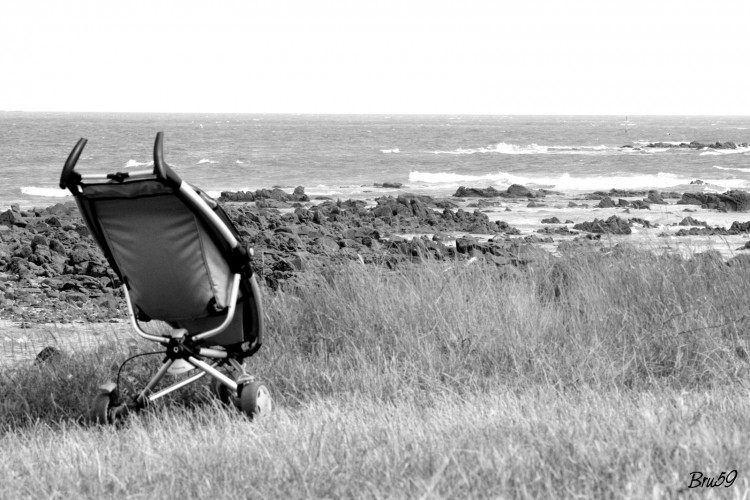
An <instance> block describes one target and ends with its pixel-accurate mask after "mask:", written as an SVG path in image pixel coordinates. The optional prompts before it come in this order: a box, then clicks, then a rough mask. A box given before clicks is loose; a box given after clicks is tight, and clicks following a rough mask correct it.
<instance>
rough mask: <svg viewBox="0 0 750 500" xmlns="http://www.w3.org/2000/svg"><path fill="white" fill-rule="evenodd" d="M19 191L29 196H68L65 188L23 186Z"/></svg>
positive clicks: (68, 193) (68, 192)
mask: <svg viewBox="0 0 750 500" xmlns="http://www.w3.org/2000/svg"><path fill="white" fill-rule="evenodd" d="M21 193H23V194H27V195H29V196H44V197H45V198H64V197H65V196H70V191H68V190H67V189H60V188H59V187H56V188H44V187H36V186H24V187H22V188H21Z"/></svg>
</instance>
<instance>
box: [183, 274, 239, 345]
mask: <svg viewBox="0 0 750 500" xmlns="http://www.w3.org/2000/svg"><path fill="white" fill-rule="evenodd" d="M239 293H240V275H239V273H237V274H235V275H234V281H232V292H231V294H230V295H229V310H228V311H227V317H226V318H224V321H223V322H222V323H221V324H220V325H219V326H217V327H216V328H214V329H213V330H208V331H207V332H203V333H199V334H197V335H193V336H191V337H190V338H191V339H192V340H201V339H206V338H208V337H211V336H212V335H216V334H218V333H221V332H223V331H224V330H226V329H227V327H228V326H229V324H230V323H231V322H232V320H233V319H234V311H235V310H236V309H237V296H238V295H239Z"/></svg>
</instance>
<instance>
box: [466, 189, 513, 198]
mask: <svg viewBox="0 0 750 500" xmlns="http://www.w3.org/2000/svg"><path fill="white" fill-rule="evenodd" d="M453 196H455V197H456V198H497V197H499V196H508V193H507V192H502V191H498V190H497V189H495V188H493V187H492V186H490V187H488V188H485V189H482V188H466V187H464V186H461V187H459V188H458V189H457V190H456V192H455V193H454V194H453Z"/></svg>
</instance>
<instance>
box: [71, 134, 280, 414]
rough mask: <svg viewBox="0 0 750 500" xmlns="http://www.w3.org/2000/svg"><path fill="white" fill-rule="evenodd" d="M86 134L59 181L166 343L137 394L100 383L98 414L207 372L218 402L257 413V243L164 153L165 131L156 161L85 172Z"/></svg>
mask: <svg viewBox="0 0 750 500" xmlns="http://www.w3.org/2000/svg"><path fill="white" fill-rule="evenodd" d="M86 142H87V140H86V139H83V138H82V139H80V140H79V141H78V143H77V144H76V145H75V147H74V148H73V150H72V151H71V153H70V155H69V156H68V159H67V161H66V162H65V166H64V167H63V171H62V175H61V177H60V187H61V188H63V189H66V188H67V189H69V190H70V192H71V193H73V196H74V197H75V200H76V203H77V205H78V208H79V210H80V212H81V215H82V217H83V219H84V221H85V222H86V225H87V226H88V228H89V230H90V231H91V234H92V235H93V237H94V239H95V240H96V242H97V244H98V245H99V247H100V248H101V249H102V251H103V252H104V255H105V257H106V258H107V261H108V262H109V265H110V266H111V267H112V269H113V270H114V272H115V273H116V274H117V276H118V277H119V279H120V281H121V283H122V292H123V295H124V296H125V301H126V303H127V309H128V316H129V318H130V322H131V323H132V326H133V328H134V329H135V331H136V332H137V333H138V335H140V336H141V337H143V338H144V339H146V340H150V341H153V342H158V343H160V344H162V345H163V346H164V347H165V348H166V351H165V358H164V363H163V365H162V366H161V368H160V369H159V370H158V371H157V372H156V374H155V375H154V376H153V378H152V379H151V381H150V382H149V383H148V384H147V385H146V387H145V388H144V389H143V390H142V391H140V393H138V394H137V396H134V397H133V398H132V401H126V402H123V401H120V396H119V391H118V387H117V384H115V383H114V382H110V383H107V384H105V385H103V386H101V388H100V391H101V392H100V394H98V395H97V396H96V398H95V399H94V401H93V405H92V408H91V417H92V418H93V420H94V421H96V422H99V423H114V422H115V421H117V420H118V419H119V418H121V417H124V416H125V415H126V414H127V413H128V412H130V411H134V410H136V411H137V410H140V409H142V408H144V407H146V406H147V405H148V403H150V402H152V401H154V400H156V399H159V398H160V397H162V396H165V395H167V394H169V393H171V392H173V391H175V390H177V389H179V388H181V387H184V386H186V385H188V384H190V383H192V382H195V381H196V380H198V379H200V378H201V377H203V376H204V375H206V374H208V375H210V376H211V377H213V379H214V381H213V382H214V383H213V385H212V387H213V389H214V391H215V393H216V394H217V396H218V397H219V398H220V399H221V401H222V402H224V403H229V402H230V401H232V402H234V404H235V405H236V406H238V407H239V408H240V409H241V410H242V411H243V412H244V413H246V414H247V415H248V416H250V417H251V418H252V417H254V416H256V415H259V414H263V413H266V412H268V411H270V410H271V406H272V402H271V397H270V393H269V390H268V388H267V387H266V385H264V384H263V383H261V382H260V381H258V380H255V378H254V377H253V376H251V375H250V374H249V373H248V372H247V371H246V369H245V364H244V361H245V360H246V359H247V358H249V357H250V356H252V355H253V354H255V353H256V352H257V351H258V349H260V347H261V343H262V339H263V336H262V334H263V314H262V309H261V295H260V290H259V288H258V284H257V282H256V280H255V277H254V276H253V271H252V269H251V267H250V262H251V258H252V250H248V249H246V248H245V247H244V246H243V245H242V243H241V241H240V236H239V234H238V233H237V230H236V229H235V227H234V226H233V224H232V223H231V222H230V220H229V218H228V217H227V215H226V213H225V212H224V211H223V210H222V209H221V207H219V205H218V204H217V203H216V202H215V201H214V200H213V199H211V198H210V197H209V196H208V195H206V194H205V193H204V192H202V191H201V190H199V189H197V188H195V187H193V186H191V185H190V184H188V183H186V182H184V181H183V180H182V179H180V177H179V176H178V175H177V174H176V173H175V172H174V171H173V170H172V169H171V168H170V167H169V165H167V164H166V163H165V162H164V157H163V151H162V150H163V147H162V142H163V133H162V132H159V133H158V134H157V135H156V141H155V143H154V167H153V170H140V171H130V172H116V173H110V174H92V175H81V174H80V173H78V172H76V170H75V166H76V163H77V162H78V158H79V157H80V155H81V152H82V151H83V148H84V146H85V145H86ZM150 320H160V321H163V322H165V323H167V324H168V325H169V326H170V327H171V328H170V331H169V333H167V334H155V333H147V332H146V331H144V330H143V329H142V327H141V323H145V322H148V321H150ZM222 367H224V368H227V369H228V371H229V372H234V373H235V376H234V378H232V377H230V376H227V375H225V374H224V373H223V372H222V371H220V370H219V368H222ZM193 369H198V373H197V374H195V375H192V376H189V377H187V376H186V378H184V379H183V380H180V381H178V382H175V383H173V384H172V385H170V386H169V387H166V388H164V389H162V390H159V391H158V392H154V389H155V387H156V386H157V384H158V383H159V382H160V381H161V380H162V379H163V378H164V377H165V375H167V374H172V375H179V374H182V373H185V372H188V371H191V370H193Z"/></svg>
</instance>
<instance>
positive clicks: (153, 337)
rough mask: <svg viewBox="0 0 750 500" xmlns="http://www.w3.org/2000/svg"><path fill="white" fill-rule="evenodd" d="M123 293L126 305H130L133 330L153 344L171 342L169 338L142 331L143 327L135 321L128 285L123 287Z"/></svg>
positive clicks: (129, 313) (129, 315)
mask: <svg viewBox="0 0 750 500" xmlns="http://www.w3.org/2000/svg"><path fill="white" fill-rule="evenodd" d="M122 293H123V295H125V303H126V304H127V305H128V318H130V324H131V325H133V329H135V331H136V333H137V334H138V335H140V336H141V337H143V338H144V339H146V340H151V341H153V342H167V341H168V340H169V337H163V336H161V335H151V334H150V333H146V332H144V331H143V330H141V327H140V325H139V324H138V320H137V319H135V312H134V311H133V303H132V302H131V301H130V294H129V293H128V287H127V286H126V285H122Z"/></svg>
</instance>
